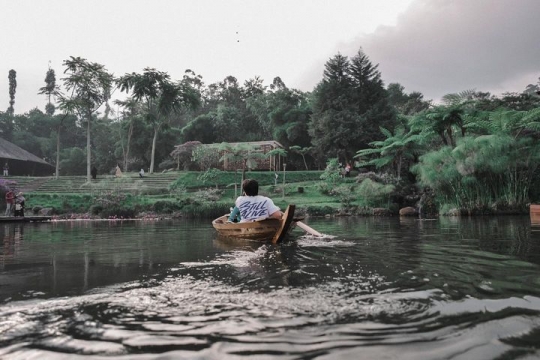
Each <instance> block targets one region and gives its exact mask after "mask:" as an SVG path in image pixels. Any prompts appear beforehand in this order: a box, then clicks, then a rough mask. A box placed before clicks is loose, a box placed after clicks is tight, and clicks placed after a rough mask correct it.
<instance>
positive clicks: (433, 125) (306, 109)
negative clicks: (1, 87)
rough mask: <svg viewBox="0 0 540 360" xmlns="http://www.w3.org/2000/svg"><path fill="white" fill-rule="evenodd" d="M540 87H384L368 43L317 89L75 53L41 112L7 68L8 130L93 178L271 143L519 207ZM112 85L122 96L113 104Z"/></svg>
mask: <svg viewBox="0 0 540 360" xmlns="http://www.w3.org/2000/svg"><path fill="white" fill-rule="evenodd" d="M539 86H540V81H539V82H538V84H531V85H529V86H527V88H526V89H525V90H524V91H523V92H521V93H505V94H503V95H501V96H494V95H491V94H490V93H485V92H480V91H475V90H468V91H464V92H462V93H459V94H449V95H447V96H445V97H444V98H443V101H442V103H441V104H434V103H433V101H431V100H427V99H424V96H423V95H422V94H421V93H419V92H410V93H407V92H406V91H405V89H404V87H403V86H401V85H400V84H398V83H390V84H389V85H388V86H385V84H384V83H383V81H382V77H381V73H380V71H379V70H378V66H377V65H376V64H373V63H372V62H371V61H370V59H369V57H368V56H367V55H366V54H365V53H364V52H363V51H362V49H360V50H359V51H358V53H357V54H356V55H354V56H352V57H347V56H343V55H341V54H337V55H335V56H333V57H332V58H330V59H329V60H328V61H327V62H326V64H325V67H324V72H323V74H322V79H321V80H320V81H319V83H318V84H317V85H316V86H315V88H314V89H313V90H312V91H310V92H303V91H300V90H297V89H293V88H289V87H288V86H287V85H286V84H285V83H284V82H283V81H282V80H281V79H280V78H279V77H276V78H274V79H273V80H272V82H271V83H270V84H269V85H268V86H267V85H265V84H264V81H263V79H261V78H259V77H254V78H252V79H249V80H247V81H245V82H244V83H243V84H241V83H240V82H239V81H238V80H237V79H236V78H235V77H234V76H227V77H226V78H224V79H223V81H220V82H217V83H212V84H209V85H207V84H205V83H204V81H203V77H202V76H201V75H198V74H196V73H195V72H193V71H191V70H186V71H185V73H184V76H183V77H182V79H177V80H173V79H171V78H170V76H169V75H168V74H167V73H166V72H162V71H158V70H156V69H153V68H145V69H143V70H142V71H141V72H139V73H128V74H124V75H122V76H114V75H113V74H111V73H109V72H108V71H107V69H106V68H105V66H103V65H101V64H97V63H92V62H90V61H88V60H86V59H82V58H77V57H71V58H70V59H67V60H65V61H64V62H63V75H62V77H61V78H60V80H59V81H58V82H57V80H56V73H55V71H54V70H53V69H48V71H47V73H46V77H45V86H44V87H42V88H40V89H37V91H38V93H39V94H42V95H44V96H45V98H46V102H45V106H44V109H45V111H44V112H43V111H41V110H39V109H38V108H37V107H36V108H35V109H33V110H31V111H29V112H28V113H26V114H15V112H14V105H15V90H16V72H15V71H14V70H11V71H10V73H9V94H10V102H9V108H8V109H7V111H6V112H0V131H2V136H3V137H4V138H5V139H6V140H9V141H12V142H13V143H15V144H17V145H19V146H21V147H22V148H24V149H26V150H28V151H30V152H32V153H34V154H36V155H37V156H40V157H42V158H44V159H45V160H46V161H48V162H49V163H51V164H55V165H56V166H57V171H56V174H57V175H58V174H64V175H68V174H84V173H85V172H86V174H87V176H88V178H90V168H91V166H96V167H97V168H98V171H99V172H100V173H106V172H109V171H110V170H111V169H113V168H114V167H115V166H116V165H117V164H118V165H120V166H121V167H122V168H123V170H124V171H130V170H131V171H132V170H138V169H140V168H147V169H148V170H149V171H150V172H151V173H152V172H154V171H157V170H161V169H165V168H171V167H181V168H182V169H195V168H196V167H197V163H194V162H193V161H192V160H193V156H190V154H187V156H186V153H185V151H184V152H183V153H182V152H176V153H175V152H173V150H174V149H175V146H177V145H182V144H186V146H185V147H184V149H190V151H192V150H193V149H191V148H190V146H189V145H190V144H191V145H193V144H198V143H203V144H211V143H223V142H228V143H230V142H248V141H261V140H275V141H278V142H279V143H281V144H282V145H283V146H284V148H285V151H286V155H287V164H288V169H291V170H294V169H322V168H324V167H325V166H326V165H327V163H328V161H329V160H330V159H337V161H338V163H342V164H346V163H349V164H353V165H356V167H357V168H362V169H368V170H369V169H379V170H380V171H386V172H388V173H390V174H392V175H393V176H395V177H396V179H404V178H406V179H409V180H411V181H412V182H415V183H418V184H420V185H422V186H427V187H430V188H432V189H437V194H439V195H438V196H442V197H446V198H445V200H444V201H446V202H448V203H459V204H460V206H469V205H467V204H469V203H471V202H475V201H476V202H478V201H477V200H478V198H482V199H484V200H482V203H483V204H490V203H493V199H495V198H496V199H500V198H501V197H502V198H505V199H507V200H505V201H506V203H508V204H513V203H515V202H516V201H517V202H521V203H522V202H523V201H525V199H528V198H529V197H530V189H531V184H532V183H534V176H535V174H536V168H537V159H536V158H535V156H534V154H536V153H537V152H536V150H537V149H536V148H535V146H536V144H537V143H538V141H537V140H538V138H539V136H540V134H539V133H538V130H539V126H538V124H539V119H538V114H539V108H540V96H539V91H540V89H539ZM116 92H120V93H125V94H126V98H125V99H124V100H115V101H112V100H111V99H112V95H113V94H115V93H116ZM502 144H506V145H505V146H506V147H505V146H503V145H502ZM171 152H172V155H171ZM180 153H182V154H183V156H181V157H180V156H179V155H180ZM493 154H497V155H496V156H494V155H493ZM510 154H511V156H510ZM175 155H176V157H174V156H175ZM525 155H527V156H525ZM525 159H526V160H525ZM430 169H431V170H430ZM509 169H513V173H512V174H510V173H509V171H510V170H509ZM497 171H502V172H503V173H504V174H503V173H497ZM506 172H508V173H506ZM495 175H497V176H495ZM496 179H498V180H496ZM525 179H526V180H525ZM518 188H519V189H518ZM488 189H489V194H487V193H485V192H486V191H488ZM511 189H514V190H511ZM519 192H521V193H522V194H521V195H520V194H518V193H519ZM472 193H475V194H476V195H474V196H473V195H472ZM481 193H482V194H481ZM523 193H526V195H524V194H523ZM456 194H465V195H463V197H459V199H458V198H457V197H456V196H457V195H456ZM473 198H474V199H475V200H473ZM482 206H484V205H482Z"/></svg>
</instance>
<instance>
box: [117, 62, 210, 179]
mask: <svg viewBox="0 0 540 360" xmlns="http://www.w3.org/2000/svg"><path fill="white" fill-rule="evenodd" d="M118 85H119V87H120V90H121V91H126V92H129V91H131V92H132V95H131V96H132V98H133V99H134V100H135V101H142V102H143V103H144V105H145V107H146V114H145V115H146V116H145V119H146V121H147V122H148V123H149V124H151V125H152V128H153V130H154V135H153V138H152V155H151V160H150V170H149V172H150V173H153V172H154V161H155V154H156V143H157V137H158V134H159V132H160V130H161V129H162V128H163V126H164V125H166V124H167V123H168V122H169V121H170V120H171V117H172V116H174V115H175V114H177V113H178V112H179V111H180V110H181V109H182V108H184V107H190V108H195V107H197V106H198V105H199V102H200V100H199V94H198V93H197V92H196V91H195V90H194V89H193V87H191V85H190V84H189V82H188V81H185V80H184V81H180V82H176V83H175V82H172V81H171V79H170V76H169V74H167V73H166V72H162V71H157V70H155V69H152V68H145V69H144V70H143V73H142V74H137V73H131V74H125V75H124V76H122V77H120V78H119V79H118Z"/></svg>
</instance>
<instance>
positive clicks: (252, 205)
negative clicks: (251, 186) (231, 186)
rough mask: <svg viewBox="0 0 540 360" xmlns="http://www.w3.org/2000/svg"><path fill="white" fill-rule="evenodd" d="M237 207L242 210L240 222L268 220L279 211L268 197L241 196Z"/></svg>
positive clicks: (237, 201) (237, 200)
mask: <svg viewBox="0 0 540 360" xmlns="http://www.w3.org/2000/svg"><path fill="white" fill-rule="evenodd" d="M235 205H236V206H237V207H238V209H239V210H240V216H241V217H242V220H241V221H240V222H246V221H252V220H256V219H258V218H261V217H262V218H267V217H269V216H270V215H271V214H273V213H275V212H276V211H279V208H278V207H277V206H276V205H274V202H273V201H272V200H271V199H270V198H267V197H266V196H261V195H257V196H239V197H238V199H236V203H235Z"/></svg>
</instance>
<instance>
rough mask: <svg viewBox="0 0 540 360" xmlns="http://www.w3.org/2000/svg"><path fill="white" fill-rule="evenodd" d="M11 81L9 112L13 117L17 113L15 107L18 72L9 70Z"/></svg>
mask: <svg viewBox="0 0 540 360" xmlns="http://www.w3.org/2000/svg"><path fill="white" fill-rule="evenodd" d="M8 80H9V107H8V109H7V112H8V114H9V115H11V116H13V114H14V113H15V109H14V107H13V105H15V92H16V91H17V72H16V71H15V70H13V69H11V70H9V75H8Z"/></svg>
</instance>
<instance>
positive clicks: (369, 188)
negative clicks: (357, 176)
mask: <svg viewBox="0 0 540 360" xmlns="http://www.w3.org/2000/svg"><path fill="white" fill-rule="evenodd" d="M394 189H395V187H394V185H384V184H379V183H377V182H375V181H373V180H371V179H369V178H366V179H365V180H364V181H362V183H361V184H360V185H359V186H358V194H359V195H360V199H361V202H363V203H364V204H365V205H367V206H372V207H384V206H387V205H388V203H389V201H390V196H391V194H392V192H393V191H394Z"/></svg>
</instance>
